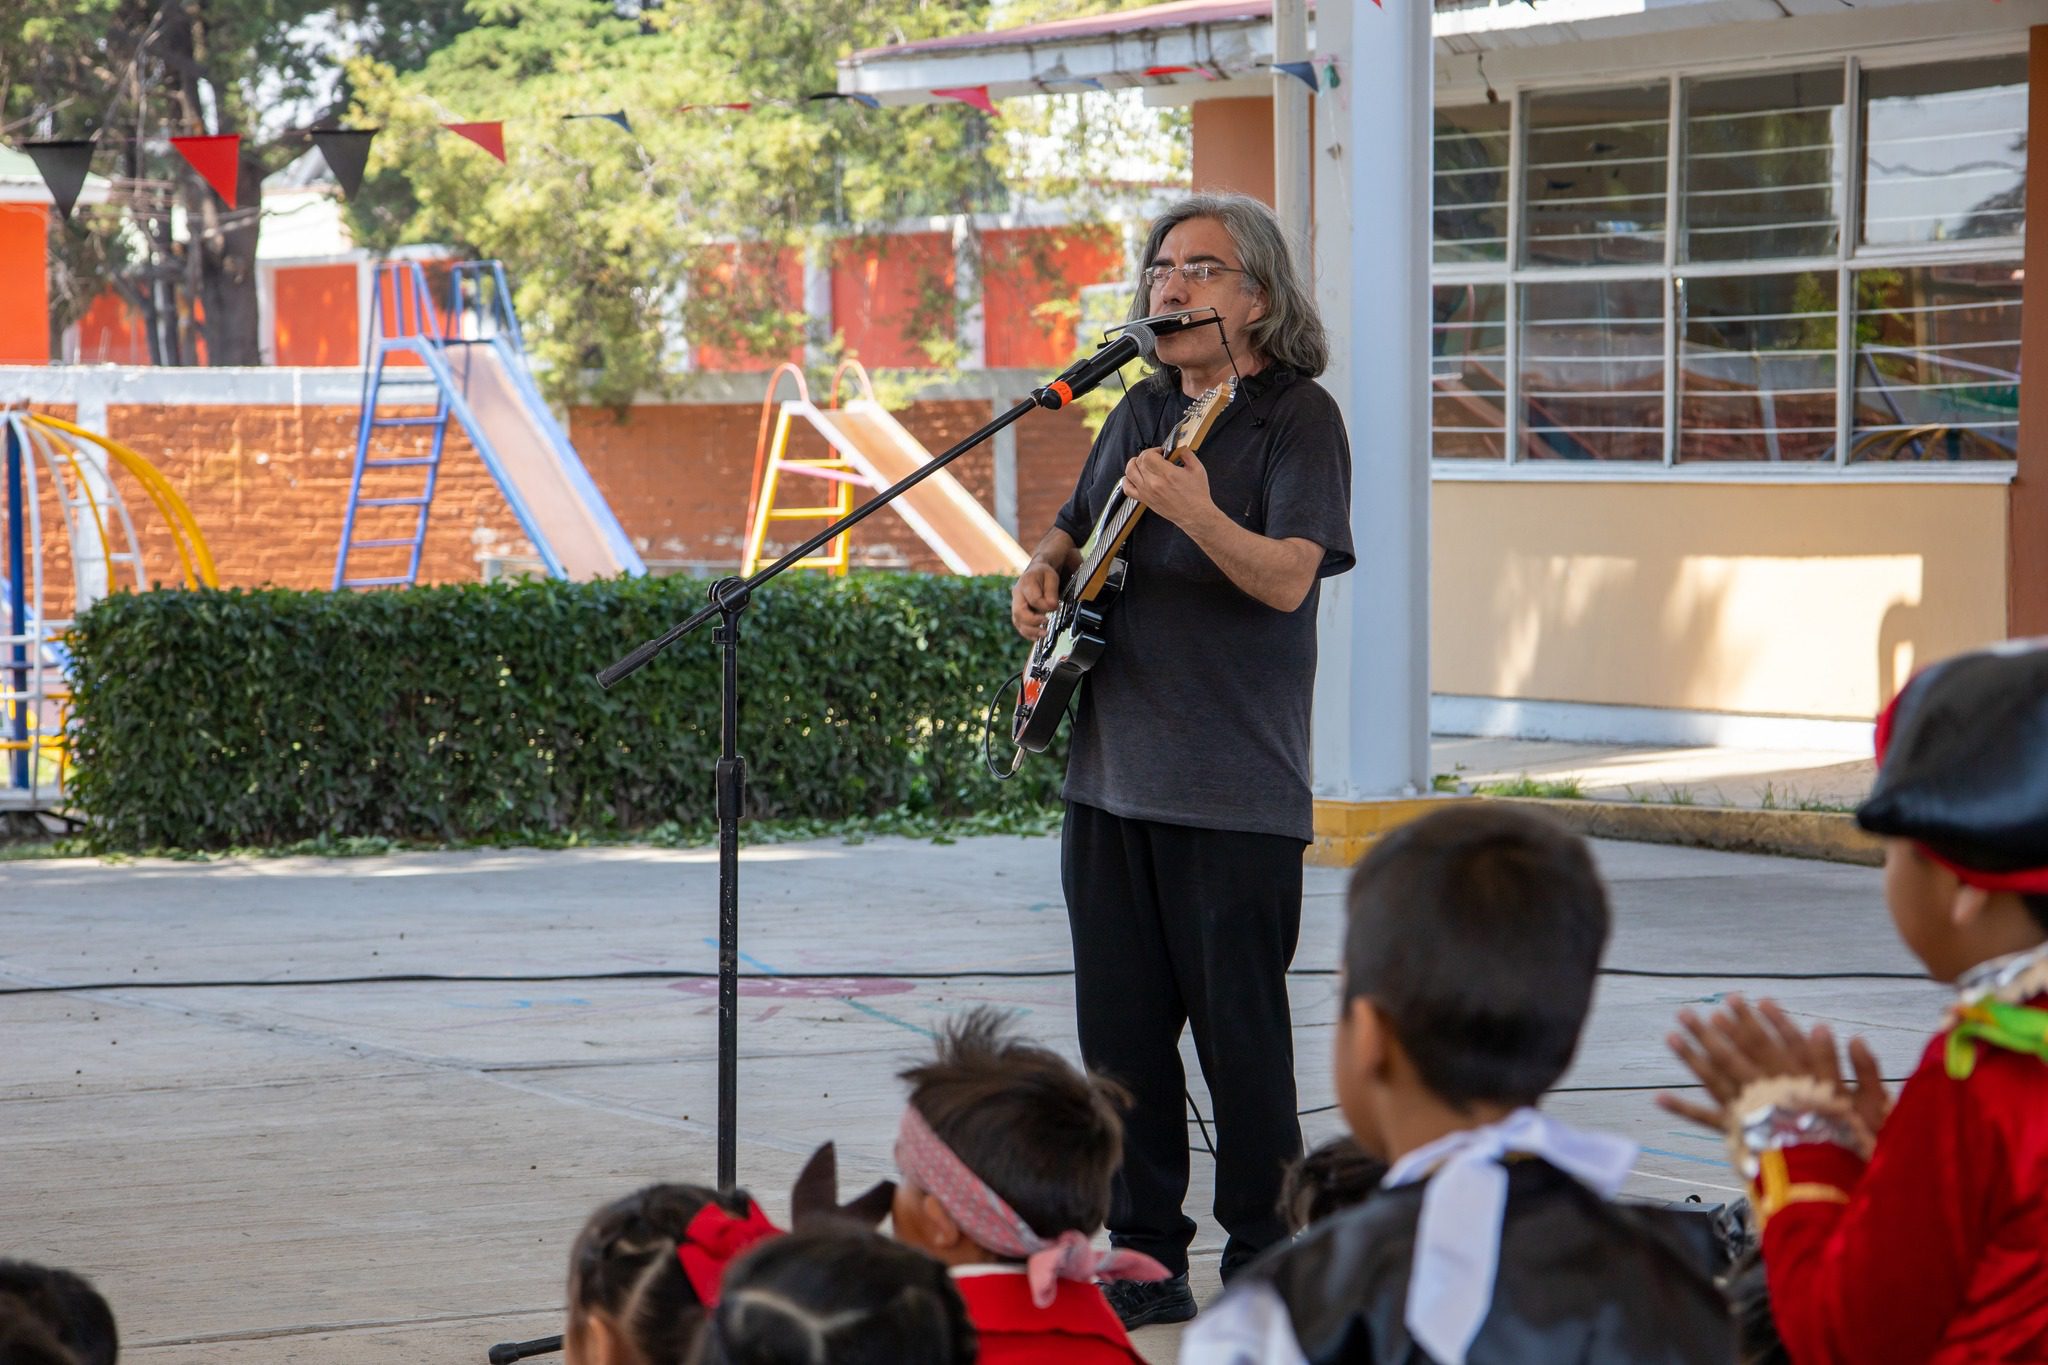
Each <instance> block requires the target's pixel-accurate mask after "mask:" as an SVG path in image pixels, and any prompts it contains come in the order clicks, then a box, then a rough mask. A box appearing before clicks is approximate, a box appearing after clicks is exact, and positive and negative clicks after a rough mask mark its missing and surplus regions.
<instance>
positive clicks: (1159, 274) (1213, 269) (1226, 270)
mask: <svg viewBox="0 0 2048 1365" xmlns="http://www.w3.org/2000/svg"><path fill="white" fill-rule="evenodd" d="M1176 270H1178V271H1179V272H1180V277H1181V278H1182V279H1184V280H1186V281H1187V282H1188V283H1189V284H1207V283H1208V282H1209V281H1211V280H1213V279H1215V278H1216V277H1217V276H1218V275H1242V274H1244V273H1245V272H1244V271H1242V270H1239V269H1238V268H1237V267H1236V266H1234V265H1216V264H1214V263H1213V262H1210V261H1191V262H1189V263H1188V264H1187V265H1148V266H1146V267H1145V283H1146V284H1148V285H1150V286H1151V287H1152V288H1154V289H1157V288H1158V287H1159V286H1160V285H1162V284H1165V283H1166V281H1167V277H1168V276H1170V275H1172V274H1173V272H1174V271H1176Z"/></svg>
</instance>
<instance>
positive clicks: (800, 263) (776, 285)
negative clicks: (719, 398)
mask: <svg viewBox="0 0 2048 1365" xmlns="http://www.w3.org/2000/svg"><path fill="white" fill-rule="evenodd" d="M736 273H737V275H738V282H739V283H743V284H744V285H745V286H746V289H745V298H746V299H747V300H750V301H752V302H749V303H742V304H740V305H739V306H747V307H758V306H759V299H760V297H761V296H760V295H759V294H758V293H756V292H755V290H756V289H757V288H758V287H759V286H760V285H762V284H763V283H764V282H765V283H766V284H767V287H768V288H767V296H768V299H769V300H770V306H771V307H773V308H778V309H781V310H784V311H787V312H791V313H800V312H802V311H803V306H804V258H803V254H802V253H801V252H799V251H798V250H797V249H796V248H794V247H783V248H782V249H780V250H779V251H777V252H775V254H774V256H773V258H772V260H771V259H770V258H769V256H768V254H767V253H766V252H765V251H760V250H754V251H746V252H744V253H743V252H741V251H740V250H738V249H736V248H733V247H726V248H724V249H723V250H721V251H719V252H718V254H717V255H716V256H715V257H714V258H713V259H712V261H711V263H710V264H709V266H707V267H706V268H705V269H702V270H699V271H697V272H696V273H695V274H694V275H692V277H691V282H690V288H691V290H692V292H693V293H695V294H703V295H709V296H710V297H711V298H713V299H718V298H720V297H723V296H727V295H730V294H731V293H732V292H733V290H734V286H735V282H736V281H735V275H736ZM771 275H772V278H766V279H764V277H768V276H771ZM803 358H804V348H803V346H802V344H801V343H799V344H797V345H795V346H792V347H790V348H789V351H788V353H787V354H784V355H780V356H776V355H766V356H759V355H754V354H753V353H752V352H750V351H748V350H747V349H746V348H744V347H741V348H738V349H735V350H725V349H723V348H722V347H718V346H712V345H708V344H705V345H699V346H698V347H697V348H696V351H695V360H696V365H697V368H698V369H700V370H768V369H773V368H774V367H775V366H776V365H778V364H779V363H781V362H782V361H784V360H790V361H795V362H796V363H798V364H802V363H803Z"/></svg>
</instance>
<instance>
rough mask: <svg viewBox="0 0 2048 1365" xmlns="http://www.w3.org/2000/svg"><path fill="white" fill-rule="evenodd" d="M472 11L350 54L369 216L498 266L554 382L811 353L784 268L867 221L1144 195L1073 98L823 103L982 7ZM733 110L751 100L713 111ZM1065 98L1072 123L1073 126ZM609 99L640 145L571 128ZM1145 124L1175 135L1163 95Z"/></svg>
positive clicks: (361, 215)
mask: <svg viewBox="0 0 2048 1365" xmlns="http://www.w3.org/2000/svg"><path fill="white" fill-rule="evenodd" d="M1094 7H1096V8H1101V7H1102V6H1101V4H1100V0H1095V5H1094ZM470 8H471V13H472V14H473V15H474V16H475V17H477V19H478V20H479V23H478V24H477V26H476V27H475V28H473V29H471V30H469V31H468V32H466V33H464V34H463V35H461V37H459V38H458V39H456V40H455V41H454V42H452V43H450V44H449V45H448V46H447V47H446V48H444V49H443V50H441V51H440V52H437V53H435V54H434V55H433V56H432V57H431V58H430V59H429V60H428V61H427V62H426V64H425V65H424V66H423V67H422V68H421V69H420V70H419V71H418V72H416V73H413V74H411V75H401V74H399V73H396V72H394V71H392V70H390V69H388V68H386V67H383V66H381V65H379V64H377V63H374V62H369V61H365V62H362V63H358V64H357V65H355V66H354V67H352V68H351V77H352V80H353V81H354V84H355V87H356V89H357V91H358V92H359V94H358V99H359V104H358V108H357V111H356V112H357V115H358V118H359V120H360V121H363V122H367V123H373V124H377V125H381V126H382V127H384V128H385V129H386V131H385V133H384V134H383V135H382V136H381V137H380V138H379V140H378V143H377V148H376V153H375V155H374V156H373V159H372V163H371V167H372V181H371V183H370V184H368V185H367V186H366V187H365V192H364V194H363V195H362V196H361V197H360V198H359V200H358V204H357V206H356V208H355V211H354V216H353V222H354V225H355V227H356V229H357V231H358V232H359V233H360V234H361V236H362V237H363V238H364V239H365V240H367V241H369V242H371V243H373V244H375V245H377V246H380V247H389V246H395V245H398V244H400V243H405V242H443V243H449V244H453V245H456V246H457V247H459V248H460V249H462V250H464V251H468V252H474V253H476V254H479V255H484V256H492V257H497V258H499V259H502V260H504V261H505V262H506V263H507V265H508V267H509V268H510V269H511V270H512V271H513V274H514V278H515V279H516V281H517V291H518V299H517V302H518V305H519V308H520V311H521V315H522V318H524V319H525V320H526V321H527V323H528V334H529V338H530V340H531V341H532V343H533V346H534V349H535V350H536V352H537V353H538V355H539V357H540V358H541V359H542V360H543V362H544V367H545V371H546V374H547V380H546V382H547V383H548V385H549V387H550V388H551V389H552V390H553V391H554V393H555V394H556V395H557V396H559V397H571V396H573V397H578V398H586V399H589V398H594V399H596V400H598V401H604V402H611V403H620V404H622V403H625V402H628V401H630V400H631V399H632V398H633V397H634V396H635V395H636V394H639V393H644V392H658V391H663V390H665V389H669V388H672V387H673V386H674V384H675V383H676V382H677V381H678V378H679V372H680V365H679V360H680V356H679V354H678V343H679V341H680V339H681V338H682V337H684V336H687V337H688V338H690V340H691V341H692V342H693V343H696V344H699V345H703V344H709V345H713V346H716V347H718V348H720V349H723V350H734V349H741V350H745V351H748V352H750V353H752V354H756V355H771V354H779V353H782V352H785V351H787V350H789V349H791V348H792V347H793V346H795V345H797V344H799V343H800V342H802V341H803V340H805V339H806V337H805V329H806V326H807V319H806V317H805V316H804V314H803V313H802V311H801V303H802V300H801V298H800V296H799V297H793V296H792V292H791V291H790V290H789V289H788V288H787V287H786V279H785V277H786V275H787V273H788V272H787V271H786V270H785V269H783V268H782V266H781V265H780V264H779V263H781V262H785V261H787V260H788V256H787V254H786V253H796V254H797V255H798V257H799V258H801V255H802V254H803V253H805V252H816V251H823V250H826V249H828V247H829V241H830V239H832V238H833V237H835V236H839V235H844V234H848V233H851V232H854V231H856V230H857V229H858V228H860V227H861V226H863V225H880V224H887V223H890V222H894V221H898V220H901V219H904V218H912V217H923V216H928V215H942V214H946V215H950V214H959V213H967V212H976V211H984V210H995V209H1002V208H1005V207H1011V206H1015V205H1017V204H1019V203H1022V202H1024V201H1025V200H1026V199H1030V198H1035V199H1039V200H1042V199H1044V198H1046V197H1048V196H1058V197H1061V198H1063V199H1067V200H1075V199H1077V198H1088V197H1089V196H1090V195H1091V194H1092V195H1093V196H1094V199H1095V200H1098V201H1100V202H1103V203H1107V202H1110V201H1112V200H1116V199H1118V197H1119V196H1123V197H1128V193H1127V192H1128V188H1129V187H1128V185H1127V184H1125V183H1124V182H1123V181H1120V180H1117V179H1116V177H1114V176H1104V175H1096V174H1092V173H1091V172H1090V171H1089V169H1088V167H1089V166H1092V165H1099V164H1100V163H1101V159H1102V155H1103V152H1102V148H1101V146H1100V144H1102V143H1104V142H1108V143H1110V144H1111V145H1112V147H1113V146H1114V144H1115V143H1116V141H1117V139H1116V138H1115V137H1113V136H1111V137H1105V133H1106V132H1108V131H1110V130H1106V129H1104V128H1103V127H1102V126H1100V119H1101V116H1100V115H1099V114H1098V115H1097V116H1096V120H1097V121H1096V124H1095V125H1092V126H1091V125H1090V123H1089V121H1088V119H1087V117H1086V116H1083V117H1081V118H1079V119H1076V118H1074V117H1073V116H1072V114H1071V111H1072V110H1077V109H1080V108H1082V107H1083V102H1082V101H1080V100H1078V99H1074V100H1060V101H1047V102H1045V105H1046V107H1044V108H1037V107H1031V106H1033V105H1036V104H1037V103H1038V102H1034V101H1019V102H1012V104H1008V105H1005V106H1004V111H1003V117H1002V119H1001V120H996V121H992V120H989V119H988V118H986V117H985V116H983V115H982V114H980V113H978V112H976V111H974V110H972V109H969V108H967V107H966V106H964V105H958V104H938V105H926V106H911V107H890V108H886V109H882V110H869V109H866V108H864V107H862V106H861V105H859V104H857V103H855V102H852V101H845V100H830V101H813V100H808V99H807V98H806V97H807V96H810V95H813V94H816V93H819V92H824V91H830V90H833V89H834V88H835V86H836V82H837V74H838V73H837V62H838V60H839V58H841V57H842V56H845V55H847V54H848V53H850V52H852V51H855V50H857V49H860V48H865V47H873V46H879V45H882V44H885V43H889V42H896V41H910V40H916V39H920V38H926V37H933V36H938V35H942V34H946V33H952V32H958V31H963V30H968V29H974V28H978V27H981V26H983V25H984V24H985V23H986V22H987V21H988V19H989V12H988V9H987V7H986V5H985V4H983V3H980V2H979V0H977V2H976V3H969V4H938V3H926V2H925V0H783V3H778V4H774V5H764V4H759V3H756V2H755V0H694V2H693V3H688V4H660V3H647V4H644V5H642V6H640V7H637V8H632V9H626V8H621V7H619V6H617V5H614V4H612V3H609V2H608V0H530V3H518V4H514V3H510V0H471V6H470ZM1026 17H1027V18H1028V16H1026ZM1020 21H1021V20H1020ZM779 101H789V102H790V103H780V102H779ZM725 104H747V105H750V106H751V107H750V108H749V109H748V110H745V111H735V110H722V109H718V108H716V107H715V106H718V105H725ZM1061 107H1064V108H1067V109H1069V110H1070V113H1069V116H1068V117H1067V118H1066V120H1065V123H1064V124H1061V125H1059V126H1058V127H1055V125H1056V124H1058V123H1059V116H1058V114H1057V112H1056V110H1057V109H1058V108H1061ZM612 110H620V111H623V112H624V113H625V114H626V115H627V116H628V118H629V119H630V120H631V121H632V127H633V131H632V134H631V135H630V136H629V135H628V134H627V133H625V132H624V131H623V130H621V129H620V128H618V127H617V126H616V125H614V124H611V123H608V122H604V121H602V120H596V119H579V120H576V121H574V122H567V121H564V116H565V115H569V114H585V115H587V114H593V113H603V112H608V111H612ZM1140 114H1141V121H1142V122H1146V123H1149V125H1150V127H1151V128H1153V129H1154V130H1156V129H1158V128H1159V127H1160V126H1161V123H1162V113H1161V111H1154V110H1143V111H1140ZM1174 117H1175V115H1174V114H1172V113H1171V112H1168V113H1166V114H1165V115H1164V118H1165V120H1166V121H1168V122H1170V121H1171V120H1172V119H1173V118H1174ZM471 119H505V120H507V129H506V155H507V158H508V162H509V164H508V165H507V166H504V167H500V166H499V165H497V164H496V162H494V161H493V160H491V159H490V158H489V157H488V156H487V155H485V154H483V153H481V152H480V151H478V150H477V149H476V148H474V147H472V146H469V145H467V144H465V143H463V142H461V141H459V140H457V139H454V138H451V137H448V136H446V135H445V134H441V133H438V132H437V131H436V125H437V124H439V123H442V122H448V121H457V120H471ZM1020 120H1021V122H1020ZM1020 134H1024V135H1025V136H1024V137H1022V138H1020ZM1046 136H1058V137H1064V138H1065V139H1067V140H1068V141H1069V142H1070V143H1071V144H1072V145H1073V146H1075V147H1076V148H1077V149H1081V148H1085V149H1088V150H1089V151H1090V152H1091V154H1092V157H1091V156H1082V157H1078V158H1050V159H1049V161H1050V162H1051V165H1050V166H1049V167H1048V168H1046V169H1045V170H1044V171H1043V172H1041V170H1039V169H1038V168H1035V167H1034V166H1032V165H1031V164H1029V163H1030V161H1031V157H1030V156H1029V155H1028V154H1027V152H1026V151H1025V150H1024V149H1023V148H1022V146H1021V143H1023V142H1028V141H1029V140H1030V139H1031V138H1034V137H1035V138H1037V139H1038V140H1039V142H1040V143H1042V141H1043V138H1044V137H1046ZM1041 159H1045V158H1041ZM1169 174H1170V172H1169ZM928 284H929V287H928V288H927V289H926V290H925V291H923V292H924V294H925V300H924V306H920V307H919V308H917V309H914V310H911V315H909V316H906V317H905V318H904V319H902V321H903V322H904V324H905V326H906V336H907V337H908V339H910V340H911V341H913V342H916V343H919V344H922V345H923V346H924V347H925V348H926V350H927V352H928V353H929V354H931V355H932V356H933V357H934V358H935V359H936V360H938V361H939V362H940V363H942V364H943V363H945V362H947V361H948V360H950V359H952V358H953V357H954V353H953V351H952V350H951V345H950V343H951V339H952V336H953V331H954V324H955V322H956V321H957V316H956V309H957V307H958V306H959V302H961V301H956V299H955V297H954V290H953V288H952V286H951V285H950V284H948V283H945V282H943V281H940V280H938V279H937V278H934V279H933V280H931V281H929V282H928ZM808 339H809V340H810V341H812V342H814V343H817V344H819V345H821V346H827V347H829V346H830V344H831V342H832V338H830V337H826V336H822V335H814V336H811V337H809V338H808Z"/></svg>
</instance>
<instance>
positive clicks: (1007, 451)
mask: <svg viewBox="0 0 2048 1365" xmlns="http://www.w3.org/2000/svg"><path fill="white" fill-rule="evenodd" d="M1010 408H1011V400H1009V399H1006V398H1003V397H1002V396H1000V395H998V396H997V397H996V398H995V399H993V400H992V401H991V402H990V403H989V416H990V417H991V418H996V417H1001V416H1002V415H1003V414H1004V413H1006V412H1008V411H1009V410H1010ZM989 445H990V448H991V449H992V450H993V451H994V452H995V471H996V486H995V504H996V505H995V506H994V507H992V508H990V509H989V510H990V511H991V512H993V513H994V514H995V519H996V520H997V521H998V522H1000V523H1001V524H1002V528H1003V529H1004V530H1005V531H1008V532H1009V533H1010V534H1011V535H1013V536H1015V535H1017V534H1018V531H1017V428H1016V427H1015V426H1007V427H1004V428H1003V429H1002V430H1001V431H999V432H997V433H996V435H995V439H994V440H993V441H991V442H989Z"/></svg>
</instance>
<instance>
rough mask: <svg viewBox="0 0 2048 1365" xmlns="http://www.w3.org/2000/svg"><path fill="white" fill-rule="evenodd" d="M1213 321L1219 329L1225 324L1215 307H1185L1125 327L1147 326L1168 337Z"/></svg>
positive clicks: (1207, 324) (1113, 330)
mask: <svg viewBox="0 0 2048 1365" xmlns="http://www.w3.org/2000/svg"><path fill="white" fill-rule="evenodd" d="M1212 323H1213V324H1214V325H1215V326H1216V327H1217V328H1218V329H1219V330H1220V329H1221V328H1222V326H1223V316H1222V314H1220V313H1218V312H1217V311H1216V310H1215V309H1214V308H1183V309H1181V310H1180V311H1179V312H1178V313H1159V314H1156V315H1154V316H1152V317H1149V318H1139V319H1138V320H1137V321H1136V322H1127V323H1125V324H1124V327H1145V328H1149V329H1150V330H1151V332H1152V335H1153V336H1154V337H1168V336H1172V335H1173V334H1174V333H1175V332H1185V331H1186V330H1187V329H1188V328H1190V327H1207V326H1209V325H1211V324H1212ZM1109 330H1110V331H1112V332H1121V331H1122V330H1124V328H1123V327H1112V328H1110V329H1109Z"/></svg>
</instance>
